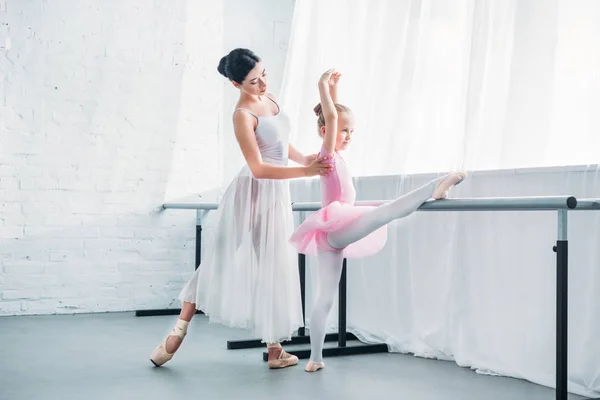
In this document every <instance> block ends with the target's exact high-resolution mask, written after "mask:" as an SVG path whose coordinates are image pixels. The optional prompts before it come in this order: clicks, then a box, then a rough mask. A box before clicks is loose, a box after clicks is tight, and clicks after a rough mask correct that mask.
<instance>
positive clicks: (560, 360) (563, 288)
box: [136, 196, 600, 400]
mask: <svg viewBox="0 0 600 400" xmlns="http://www.w3.org/2000/svg"><path fill="white" fill-rule="evenodd" d="M198 197H199V196H189V197H188V198H185V199H182V200H180V201H175V202H171V203H165V204H164V205H163V208H165V209H186V210H190V209H192V210H197V218H196V262H195V268H198V266H199V265H200V252H201V247H200V246H201V234H202V219H203V217H204V216H205V214H206V213H207V212H208V211H209V210H216V209H218V203H217V202H207V201H198ZM386 202H388V200H386V201H358V202H356V204H357V205H371V206H377V205H381V204H384V203H386ZM320 208H321V204H320V203H319V202H296V203H292V210H293V211H295V212H300V213H301V220H302V219H303V218H304V216H305V213H306V212H309V211H317V210H319V209H320ZM585 210H600V199H579V200H578V199H576V198H575V197H574V196H544V197H489V198H460V199H447V200H437V201H434V200H430V201H427V202H425V203H424V204H423V205H422V206H421V207H419V209H418V210H417V211H441V212H444V211H445V212H457V211H470V212H477V211H556V212H557V240H556V244H555V246H554V247H553V251H554V252H555V253H556V349H555V351H556V399H557V400H566V399H567V393H568V391H567V382H568V379H567V361H568V342H567V332H568V232H567V227H568V212H569V211H585ZM298 268H299V272H300V285H301V296H302V311H303V315H304V314H305V304H306V302H305V289H306V258H305V256H304V255H303V254H299V255H298ZM346 285H347V280H346V260H345V259H344V265H343V270H342V276H341V279H340V285H339V295H338V333H337V334H335V333H334V334H331V333H330V334H327V335H326V337H325V341H326V342H332V341H337V342H338V343H337V346H336V347H333V348H332V347H329V348H325V349H323V355H324V356H325V357H331V356H345V355H357V354H371V353H381V352H387V351H388V348H387V345H386V344H383V343H382V344H361V345H358V346H348V344H347V342H348V341H354V340H358V339H357V337H356V336H354V335H353V334H351V333H349V332H347V330H346ZM179 312H180V310H179V309H169V310H140V311H136V316H149V315H173V314H179ZM288 343H289V344H291V345H298V344H308V343H310V337H309V336H308V335H306V331H305V328H304V327H302V328H300V329H299V330H298V335H297V336H294V337H292V340H291V342H288ZM263 346H264V344H263V343H261V340H260V339H251V340H237V341H228V342H227V348H228V349H230V350H234V349H246V348H257V347H263ZM288 351H289V352H291V353H293V354H295V355H297V356H298V358H308V357H309V356H310V350H304V349H299V350H293V349H288ZM263 360H265V361H266V360H267V353H266V352H264V353H263Z"/></svg>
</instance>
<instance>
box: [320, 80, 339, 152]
mask: <svg viewBox="0 0 600 400" xmlns="http://www.w3.org/2000/svg"><path fill="white" fill-rule="evenodd" d="M333 73H334V70H333V69H330V70H328V71H325V72H324V73H323V75H321V78H320V79H319V96H320V98H321V108H322V110H323V117H324V118H325V139H324V140H323V146H324V147H325V150H327V152H328V153H329V154H334V152H335V143H336V141H337V119H338V114H337V111H336V109H335V104H334V103H333V99H332V98H331V93H330V91H329V89H330V86H329V79H330V78H331V75H332V74H333Z"/></svg>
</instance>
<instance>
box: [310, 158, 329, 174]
mask: <svg viewBox="0 0 600 400" xmlns="http://www.w3.org/2000/svg"><path fill="white" fill-rule="evenodd" d="M327 158H328V157H327V156H322V157H318V158H317V159H315V160H314V161H313V162H311V163H310V164H309V165H308V166H306V167H304V168H305V169H306V176H316V175H321V176H326V175H329V173H330V172H331V170H332V169H333V165H331V164H325V163H324V162H323V161H325V160H326V159H327Z"/></svg>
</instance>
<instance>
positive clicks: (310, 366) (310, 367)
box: [304, 360, 325, 372]
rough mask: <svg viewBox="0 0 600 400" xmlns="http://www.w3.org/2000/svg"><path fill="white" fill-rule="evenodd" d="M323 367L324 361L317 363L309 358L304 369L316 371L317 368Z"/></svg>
mask: <svg viewBox="0 0 600 400" xmlns="http://www.w3.org/2000/svg"><path fill="white" fill-rule="evenodd" d="M322 368H325V363H322V362H321V363H318V362H314V361H312V360H310V361H309V362H308V364H306V367H304V370H305V371H306V372H317V371H318V370H320V369H322Z"/></svg>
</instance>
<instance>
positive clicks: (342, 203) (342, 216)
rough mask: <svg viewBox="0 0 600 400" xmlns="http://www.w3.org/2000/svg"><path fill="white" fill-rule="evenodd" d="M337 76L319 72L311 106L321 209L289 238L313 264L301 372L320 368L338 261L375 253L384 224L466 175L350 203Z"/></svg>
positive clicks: (347, 134) (349, 129) (350, 124)
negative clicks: (322, 170) (321, 160)
mask: <svg viewBox="0 0 600 400" xmlns="http://www.w3.org/2000/svg"><path fill="white" fill-rule="evenodd" d="M340 77H341V74H340V73H338V72H335V71H334V70H328V71H326V72H325V73H324V74H323V75H322V76H321V78H320V79H319V94H320V98H321V104H319V105H317V107H315V113H316V114H317V116H318V125H319V132H320V134H321V136H322V137H323V146H322V147H321V153H320V155H321V156H322V157H327V160H328V162H330V163H331V164H332V166H333V169H332V171H331V172H330V174H329V175H328V176H322V177H321V203H322V208H321V209H320V210H319V211H317V212H316V213H314V214H312V215H311V216H310V217H308V218H307V219H306V220H305V221H304V222H303V223H302V224H301V225H300V226H299V227H298V228H297V229H296V231H295V232H294V233H293V234H292V236H291V238H290V242H291V243H292V245H293V246H294V247H295V248H296V249H297V251H298V252H299V253H304V254H309V255H316V256H317V259H318V262H319V291H318V296H317V300H316V302H315V304H314V306H313V311H312V315H311V319H310V343H311V356H310V360H309V362H308V364H307V365H306V368H305V370H306V371H307V372H315V371H317V370H319V369H321V368H323V367H324V366H325V364H324V363H323V359H322V351H323V343H324V340H325V328H326V326H325V325H326V322H327V316H328V315H329V312H330V311H331V307H332V306H333V300H334V296H335V293H336V291H337V288H338V284H339V280H340V275H341V272H342V262H343V259H344V258H353V257H366V256H369V255H372V254H374V253H376V252H378V251H379V250H381V248H382V247H383V246H384V245H385V242H386V238H387V227H386V225H387V224H388V223H389V222H391V221H393V220H395V219H398V218H403V217H406V216H407V215H409V214H411V213H412V212H414V211H415V210H416V209H417V208H419V206H421V205H422V204H423V203H424V202H425V201H426V200H428V199H430V198H434V199H436V200H439V199H443V198H445V197H446V196H447V195H448V191H449V190H450V188H451V187H452V186H454V185H456V184H458V183H460V182H461V181H462V180H463V179H464V178H465V177H466V174H465V173H452V174H449V175H447V176H444V177H441V178H438V179H435V180H433V181H431V182H429V183H428V184H426V185H425V186H423V187H421V188H419V189H417V190H414V191H412V192H410V193H408V194H405V195H404V196H402V197H399V198H398V199H396V200H393V201H390V202H387V203H385V204H382V205H380V206H378V207H371V206H355V205H354V200H355V197H356V192H355V191H354V185H353V183H352V177H351V175H350V173H349V172H348V169H347V166H346V163H345V162H344V159H343V158H342V156H341V155H340V154H339V151H342V150H346V149H347V148H348V147H349V145H350V141H351V139H352V134H353V132H354V118H353V115H352V112H351V111H350V109H349V108H348V107H345V106H343V105H341V104H336V103H335V100H336V91H337V83H338V81H339V79H340Z"/></svg>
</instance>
